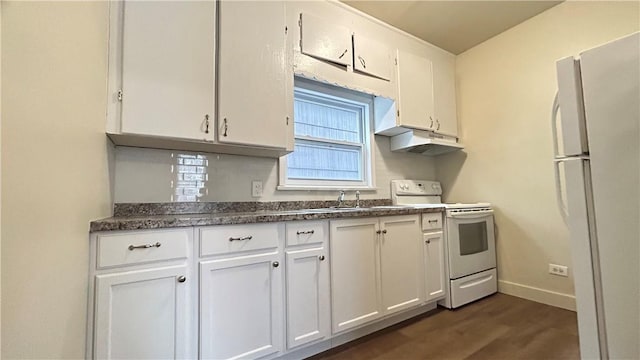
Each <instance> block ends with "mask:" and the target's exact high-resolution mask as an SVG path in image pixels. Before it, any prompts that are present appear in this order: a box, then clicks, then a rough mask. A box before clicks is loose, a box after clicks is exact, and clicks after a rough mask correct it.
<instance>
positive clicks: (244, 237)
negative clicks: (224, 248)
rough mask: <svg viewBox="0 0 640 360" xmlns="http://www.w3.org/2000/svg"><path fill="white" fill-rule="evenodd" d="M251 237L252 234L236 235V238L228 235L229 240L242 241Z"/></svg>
mask: <svg viewBox="0 0 640 360" xmlns="http://www.w3.org/2000/svg"><path fill="white" fill-rule="evenodd" d="M251 239H253V236H251V235H250V236H243V237H237V238H234V237H230V238H229V241H242V240H251Z"/></svg>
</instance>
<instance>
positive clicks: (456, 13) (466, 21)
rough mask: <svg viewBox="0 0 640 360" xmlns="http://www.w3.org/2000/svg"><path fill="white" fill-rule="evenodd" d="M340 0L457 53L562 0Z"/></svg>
mask: <svg viewBox="0 0 640 360" xmlns="http://www.w3.org/2000/svg"><path fill="white" fill-rule="evenodd" d="M342 2H344V3H346V4H348V5H350V6H352V7H354V8H356V9H358V10H360V11H362V12H365V13H367V14H369V15H371V16H373V17H375V18H378V19H380V20H382V21H384V22H386V23H388V24H391V25H393V26H395V27H397V28H399V29H402V30H404V31H406V32H408V33H410V34H412V35H414V36H417V37H419V38H421V39H423V40H425V41H428V42H430V43H432V44H434V45H436V46H438V47H440V48H443V49H445V50H447V51H449V52H451V53H454V54H460V53H461V52H464V51H465V50H467V49H470V48H472V47H473V46H475V45H477V44H480V43H481V42H483V41H485V40H487V39H489V38H491V37H493V36H495V35H497V34H499V33H501V32H503V31H505V30H507V29H509V28H511V27H513V26H515V25H517V24H519V23H521V22H523V21H525V20H527V19H529V18H531V17H533V16H535V15H537V14H539V13H541V12H543V11H545V10H547V9H549V8H551V7H553V6H555V5H557V4H559V3H561V2H562V1H545V0H541V1H458V0H449V1H425V0H422V1H415V0H412V1H405V0H398V1H369V0H366V1H365V0H342Z"/></svg>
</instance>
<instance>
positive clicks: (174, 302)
mask: <svg viewBox="0 0 640 360" xmlns="http://www.w3.org/2000/svg"><path fill="white" fill-rule="evenodd" d="M192 239H193V229H192V228H186V229H185V228H181V229H166V230H157V229H156V230H147V231H113V232H105V233H96V234H92V236H91V257H90V259H91V268H90V269H91V271H90V274H89V277H90V291H89V317H88V319H89V321H88V323H89V329H88V333H89V337H88V339H89V341H88V343H87V355H86V357H87V358H93V359H174V358H192V357H194V356H195V353H194V351H193V349H194V344H195V342H194V341H193V338H194V336H195V330H194V327H193V325H194V321H193V319H194V310H195V308H194V306H193V305H194V302H193V290H194V287H195V284H196V283H197V281H196V279H195V278H194V277H193V273H192V271H191V269H192V267H191V263H190V261H189V257H190V256H189V252H190V249H192ZM167 250H169V251H167Z"/></svg>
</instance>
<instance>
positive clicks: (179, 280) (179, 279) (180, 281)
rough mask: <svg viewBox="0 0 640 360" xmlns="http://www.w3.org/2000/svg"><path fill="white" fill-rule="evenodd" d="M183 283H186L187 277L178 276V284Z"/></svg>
mask: <svg viewBox="0 0 640 360" xmlns="http://www.w3.org/2000/svg"><path fill="white" fill-rule="evenodd" d="M185 281H187V277H186V276H184V275H180V276H178V282H179V283H183V282H185Z"/></svg>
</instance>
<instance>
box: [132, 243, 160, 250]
mask: <svg viewBox="0 0 640 360" xmlns="http://www.w3.org/2000/svg"><path fill="white" fill-rule="evenodd" d="M160 245H162V244H160V243H159V242H157V243H155V244H144V245H129V250H131V251H133V250H135V249H148V248H152V247H157V248H159V247H160Z"/></svg>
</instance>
